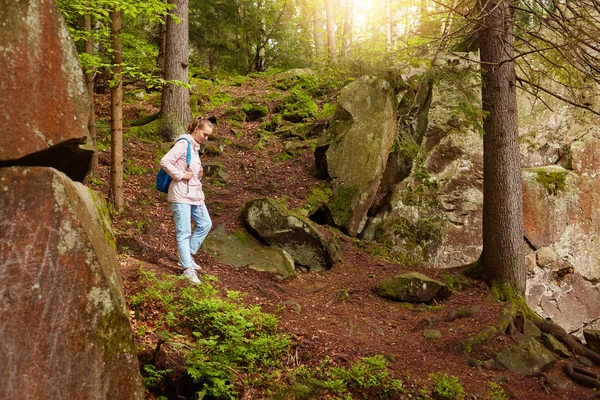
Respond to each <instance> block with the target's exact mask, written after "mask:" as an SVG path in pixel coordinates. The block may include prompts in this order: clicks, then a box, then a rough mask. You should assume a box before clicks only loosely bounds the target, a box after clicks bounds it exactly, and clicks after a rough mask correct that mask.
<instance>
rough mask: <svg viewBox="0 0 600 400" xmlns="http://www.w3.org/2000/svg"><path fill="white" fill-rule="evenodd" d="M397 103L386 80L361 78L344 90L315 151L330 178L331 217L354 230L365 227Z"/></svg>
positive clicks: (390, 138) (384, 161)
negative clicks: (323, 139) (327, 128)
mask: <svg viewBox="0 0 600 400" xmlns="http://www.w3.org/2000/svg"><path fill="white" fill-rule="evenodd" d="M395 103H396V101H395V98H394V94H393V90H392V88H391V86H390V85H389V84H388V83H387V82H386V81H383V80H381V79H378V78H374V77H369V76H364V77H362V78H359V79H357V80H356V81H354V82H352V83H351V84H349V85H348V86H346V87H345V88H344V89H343V90H342V92H341V94H340V98H339V100H338V105H337V109H336V113H335V115H334V117H333V121H332V123H331V125H330V129H329V130H328V131H327V136H328V137H329V141H328V143H327V144H324V145H323V146H321V147H320V148H317V150H316V151H315V153H316V154H319V153H320V154H324V159H325V161H324V162H323V160H321V162H319V161H318V163H319V164H320V165H322V168H326V170H327V174H325V175H328V176H329V177H330V178H331V180H332V189H333V196H332V198H331V200H330V202H329V205H328V208H329V211H330V213H331V217H332V218H333V221H334V222H335V224H336V225H337V226H339V227H341V228H342V229H344V230H346V231H347V232H348V234H349V235H350V236H356V235H357V234H358V233H360V232H361V231H362V229H363V227H364V225H365V222H366V219H367V211H368V210H369V207H371V204H372V203H373V199H374V198H375V195H376V194H377V190H378V188H379V183H380V181H381V177H382V175H383V172H384V170H385V167H386V164H387V161H388V156H389V153H390V151H391V148H392V144H393V141H394V136H395V133H396V120H395V109H396V104H395ZM323 164H325V165H323Z"/></svg>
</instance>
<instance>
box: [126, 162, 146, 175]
mask: <svg viewBox="0 0 600 400" xmlns="http://www.w3.org/2000/svg"><path fill="white" fill-rule="evenodd" d="M146 172H148V168H144V167H140V166H139V165H135V164H134V163H133V162H132V161H131V160H129V159H127V160H125V173H126V174H128V175H136V176H141V175H144V174H145V173H146Z"/></svg>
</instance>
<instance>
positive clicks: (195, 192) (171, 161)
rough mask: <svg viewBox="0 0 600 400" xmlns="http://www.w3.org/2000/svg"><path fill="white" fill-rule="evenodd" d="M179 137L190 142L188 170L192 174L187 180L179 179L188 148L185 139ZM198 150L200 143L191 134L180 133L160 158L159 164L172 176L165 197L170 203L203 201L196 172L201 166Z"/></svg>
mask: <svg viewBox="0 0 600 400" xmlns="http://www.w3.org/2000/svg"><path fill="white" fill-rule="evenodd" d="M181 138H185V139H187V140H188V141H189V142H190V143H191V144H192V148H191V150H192V153H191V156H192V159H191V161H190V170H191V171H192V173H193V175H194V176H193V177H192V179H190V180H189V181H182V180H181V178H183V174H184V173H185V171H186V166H187V162H186V158H187V149H188V143H187V142H186V141H185V140H179V139H181ZM199 150H200V145H199V144H198V143H196V141H195V140H194V138H192V135H190V134H185V135H181V136H179V137H178V138H177V139H176V140H175V145H174V146H173V147H172V148H171V150H169V152H168V153H167V154H165V155H164V157H163V158H162V159H161V160H160V166H161V167H162V168H163V169H164V170H165V172H166V173H167V174H169V175H170V176H171V178H173V181H172V182H171V184H170V185H169V195H168V197H167V200H168V201H169V202H170V203H185V204H192V205H200V204H201V203H202V202H203V201H204V192H203V191H202V183H201V182H200V179H199V178H198V173H199V172H200V168H201V167H202V164H201V163H200V155H199V154H198V151H199Z"/></svg>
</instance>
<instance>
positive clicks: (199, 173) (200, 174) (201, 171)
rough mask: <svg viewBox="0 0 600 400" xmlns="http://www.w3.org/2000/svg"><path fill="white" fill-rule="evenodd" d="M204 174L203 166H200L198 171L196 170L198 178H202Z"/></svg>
mask: <svg viewBox="0 0 600 400" xmlns="http://www.w3.org/2000/svg"><path fill="white" fill-rule="evenodd" d="M202 176H204V168H202V167H200V171H198V180H200V179H202Z"/></svg>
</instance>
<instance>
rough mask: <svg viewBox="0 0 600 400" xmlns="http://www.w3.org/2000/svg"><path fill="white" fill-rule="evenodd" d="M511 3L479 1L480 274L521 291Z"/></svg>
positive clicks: (522, 265) (523, 282)
mask: <svg viewBox="0 0 600 400" xmlns="http://www.w3.org/2000/svg"><path fill="white" fill-rule="evenodd" d="M509 1H510V0H484V2H483V3H482V8H481V13H482V15H483V18H482V20H481V24H482V26H481V34H480V39H479V40H480V45H479V48H480V61H481V65H482V69H483V76H482V85H481V94H482V105H483V111H484V113H485V114H487V115H486V117H485V119H484V122H483V130H484V132H485V134H484V136H483V175H484V180H483V271H484V274H485V276H486V278H487V280H488V281H490V282H491V281H497V282H498V283H500V284H503V285H510V286H512V287H514V288H515V289H516V290H517V292H518V293H521V294H524V293H525V285H526V274H525V257H524V252H523V247H524V243H523V235H524V227H523V203H522V202H523V200H522V192H521V161H520V152H519V142H518V137H519V132H518V130H519V126H518V120H517V93H516V73H515V64H514V62H513V61H512V60H513V57H514V47H513V45H514V36H513V29H514V14H513V11H512V10H511V8H510V2H509Z"/></svg>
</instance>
